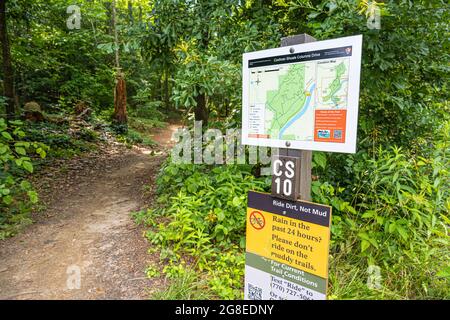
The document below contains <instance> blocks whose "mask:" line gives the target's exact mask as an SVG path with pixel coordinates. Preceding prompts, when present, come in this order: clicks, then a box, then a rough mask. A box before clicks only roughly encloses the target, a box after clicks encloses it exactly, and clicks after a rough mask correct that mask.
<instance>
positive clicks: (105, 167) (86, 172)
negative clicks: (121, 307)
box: [0, 124, 178, 299]
mask: <svg viewBox="0 0 450 320" xmlns="http://www.w3.org/2000/svg"><path fill="white" fill-rule="evenodd" d="M177 128H178V125H175V124H172V125H169V126H168V127H166V128H164V129H155V133H154V136H153V139H154V140H155V141H156V142H158V147H156V149H157V150H159V152H156V153H155V152H154V151H153V152H152V151H151V150H149V149H140V148H135V147H133V148H132V149H128V148H126V147H124V146H123V145H121V144H118V143H112V142H109V143H105V144H101V146H100V147H99V149H98V150H96V151H94V152H90V153H88V154H87V155H83V156H80V157H76V158H73V159H70V160H59V161H57V162H59V164H58V165H57V166H56V168H57V169H55V167H54V166H53V164H52V165H51V166H48V167H47V168H43V169H42V172H41V173H40V174H39V176H38V177H37V181H36V184H37V187H38V190H40V194H41V199H42V201H43V202H44V203H45V205H46V207H45V209H44V210H42V212H41V213H39V214H38V215H37V218H36V220H37V222H36V223H35V224H33V225H32V226H29V227H28V228H26V229H25V230H24V231H22V232H21V233H19V234H18V235H17V236H15V237H13V238H10V239H6V240H4V241H2V242H0V299H144V298H146V297H147V296H148V292H146V290H145V289H146V288H151V287H156V286H160V285H161V284H157V283H155V281H156V280H149V279H147V278H146V277H145V274H144V270H145V268H146V266H147V265H148V264H149V263H150V261H151V260H152V259H155V257H152V256H151V255H149V254H148V253H147V250H148V243H147V242H146V240H145V239H144V237H143V236H142V232H143V228H141V227H138V226H137V225H136V224H135V223H134V222H133V220H132V218H131V217H130V213H131V212H133V211H136V210H139V209H140V208H144V207H145V206H146V205H148V204H149V202H150V201H152V195H153V192H152V190H151V189H152V188H150V190H149V189H148V188H147V189H146V188H145V187H144V186H145V185H150V186H153V181H154V179H155V176H156V174H157V172H158V169H159V167H160V165H161V163H162V161H163V160H164V158H165V156H166V153H167V151H168V149H169V147H170V145H171V144H172V142H171V141H170V138H171V135H172V133H173V132H174V131H175V130H176V129H177ZM152 133H153V132H152ZM77 274H79V275H80V277H79V278H77ZM78 279H79V282H78ZM78 284H79V289H77V288H76V287H77V285H78Z"/></svg>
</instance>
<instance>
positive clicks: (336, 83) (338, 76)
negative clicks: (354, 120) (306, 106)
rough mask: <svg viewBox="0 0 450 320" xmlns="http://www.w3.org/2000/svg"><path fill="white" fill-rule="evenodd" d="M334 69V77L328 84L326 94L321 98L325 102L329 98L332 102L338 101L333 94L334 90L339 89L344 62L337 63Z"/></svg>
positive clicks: (343, 71)
mask: <svg viewBox="0 0 450 320" xmlns="http://www.w3.org/2000/svg"><path fill="white" fill-rule="evenodd" d="M335 71H336V77H335V78H334V80H333V82H331V84H330V86H329V87H328V89H327V92H328V94H327V95H326V96H325V97H324V98H323V101H324V102H326V101H328V100H330V99H331V100H332V101H333V102H334V103H336V104H337V103H338V101H339V98H337V97H335V96H334V95H335V94H336V92H338V91H339V89H340V88H341V86H342V80H341V77H342V75H343V74H344V73H345V71H346V68H345V64H344V62H341V63H340V64H338V66H337V67H336V69H335Z"/></svg>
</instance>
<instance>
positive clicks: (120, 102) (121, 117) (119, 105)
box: [112, 0, 127, 123]
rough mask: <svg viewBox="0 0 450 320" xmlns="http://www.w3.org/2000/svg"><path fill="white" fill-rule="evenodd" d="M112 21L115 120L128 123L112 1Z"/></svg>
mask: <svg viewBox="0 0 450 320" xmlns="http://www.w3.org/2000/svg"><path fill="white" fill-rule="evenodd" d="M112 21H113V31H114V53H115V63H116V65H115V67H116V87H115V89H114V120H115V121H117V122H118V123H126V122H127V90H126V83H125V76H124V73H123V72H122V70H121V69H120V61H119V37H118V34H117V13H116V1H115V0H113V1H112Z"/></svg>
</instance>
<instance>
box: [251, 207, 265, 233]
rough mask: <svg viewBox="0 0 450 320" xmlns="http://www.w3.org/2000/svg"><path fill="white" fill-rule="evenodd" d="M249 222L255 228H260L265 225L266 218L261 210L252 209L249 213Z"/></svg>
mask: <svg viewBox="0 0 450 320" xmlns="http://www.w3.org/2000/svg"><path fill="white" fill-rule="evenodd" d="M250 224H251V225H252V227H253V228H255V229H256V230H261V229H262V228H264V226H265V225H266V220H265V219H264V216H263V215H262V213H261V212H259V211H253V212H252V213H250Z"/></svg>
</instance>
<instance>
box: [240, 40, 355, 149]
mask: <svg viewBox="0 0 450 320" xmlns="http://www.w3.org/2000/svg"><path fill="white" fill-rule="evenodd" d="M361 46H362V36H360V35H358V36H352V37H345V38H338V39H333V40H325V41H318V42H311V43H304V44H299V45H293V46H287V47H280V48H275V49H269V50H262V51H256V52H250V53H245V54H244V55H243V75H242V78H243V86H242V89H243V96H242V103H243V109H242V143H243V144H247V145H257V146H268V147H278V148H285V147H286V142H287V141H289V142H290V144H289V146H290V148H293V149H302V150H318V151H331V152H344V153H354V152H356V131H357V120H358V100H359V80H360V69H361Z"/></svg>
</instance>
